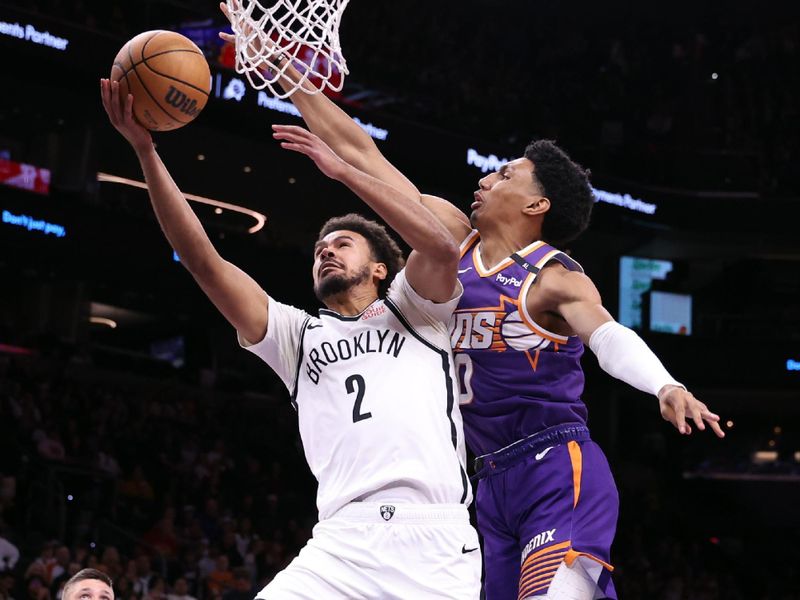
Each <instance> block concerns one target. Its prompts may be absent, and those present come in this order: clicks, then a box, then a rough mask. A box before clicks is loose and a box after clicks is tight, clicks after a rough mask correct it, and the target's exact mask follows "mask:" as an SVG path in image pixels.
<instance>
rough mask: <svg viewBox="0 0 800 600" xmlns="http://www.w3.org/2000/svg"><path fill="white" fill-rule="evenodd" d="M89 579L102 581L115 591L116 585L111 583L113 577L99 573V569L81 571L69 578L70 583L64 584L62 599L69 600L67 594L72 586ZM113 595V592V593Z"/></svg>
mask: <svg viewBox="0 0 800 600" xmlns="http://www.w3.org/2000/svg"><path fill="white" fill-rule="evenodd" d="M87 579H96V580H97V581H102V582H103V583H105V584H106V585H108V587H110V588H111V589H112V590H113V589H114V583H113V582H112V581H111V577H109V576H108V575H106V574H105V573H103V572H102V571H98V570H97V569H81V570H80V571H78V572H77V573H75V575H73V576H72V577H70V578H69V581H67V583H65V584H64V591H63V592H62V594H61V597H62V598H63V599H64V600H69V599H68V598H67V594H68V593H69V590H70V588H71V587H72V586H74V585H76V584H78V583H80V582H81V581H86V580H87ZM112 593H113V591H112Z"/></svg>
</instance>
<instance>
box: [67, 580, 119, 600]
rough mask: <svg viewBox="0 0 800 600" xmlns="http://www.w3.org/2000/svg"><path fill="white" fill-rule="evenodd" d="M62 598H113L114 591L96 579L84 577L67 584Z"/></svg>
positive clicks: (87, 599) (111, 599)
mask: <svg viewBox="0 0 800 600" xmlns="http://www.w3.org/2000/svg"><path fill="white" fill-rule="evenodd" d="M64 600H114V591H113V590H112V589H111V588H110V587H109V586H108V584H106V583H104V582H102V581H100V580H98V579H84V580H83V581H78V582H77V583H73V584H72V585H70V586H69V589H68V590H67V594H65V595H64Z"/></svg>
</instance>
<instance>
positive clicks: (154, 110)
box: [110, 30, 211, 131]
mask: <svg viewBox="0 0 800 600" xmlns="http://www.w3.org/2000/svg"><path fill="white" fill-rule="evenodd" d="M110 79H111V81H119V83H120V90H119V92H120V98H123V99H124V98H127V95H128V93H130V94H133V114H134V116H135V117H136V120H137V121H139V123H141V124H142V125H143V126H144V127H146V128H147V129H150V130H152V131H169V130H171V129H178V128H179V127H183V126H184V125H186V124H188V123H190V122H192V121H193V120H194V119H195V118H196V117H197V115H198V114H200V111H201V110H203V107H204V106H205V105H206V102H207V101H208V94H209V93H210V91H211V71H210V70H209V68H208V63H207V62H206V59H205V57H204V56H203V53H202V52H201V51H200V48H198V47H197V46H196V45H195V44H194V42H192V41H191V40H190V39H189V38H187V37H184V36H182V35H181V34H179V33H175V32H174V31H161V30H157V31H145V32H144V33H140V34H139V35H137V36H136V37H134V38H132V39H131V40H130V41H128V42H127V43H126V44H125V45H124V46H123V47H122V49H121V50H120V51H119V53H118V54H117V57H116V58H115V59H114V65H113V66H112V67H111V77H110Z"/></svg>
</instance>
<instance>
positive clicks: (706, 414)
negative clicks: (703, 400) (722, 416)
mask: <svg viewBox="0 0 800 600" xmlns="http://www.w3.org/2000/svg"><path fill="white" fill-rule="evenodd" d="M700 412H701V413H702V415H703V418H704V419H705V420H706V421H719V415H718V414H716V413H713V412H711V411H710V410H708V408H707V407H706V406H705V405H703V406H702V408H701V409H700Z"/></svg>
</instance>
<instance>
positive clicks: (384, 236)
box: [319, 213, 406, 298]
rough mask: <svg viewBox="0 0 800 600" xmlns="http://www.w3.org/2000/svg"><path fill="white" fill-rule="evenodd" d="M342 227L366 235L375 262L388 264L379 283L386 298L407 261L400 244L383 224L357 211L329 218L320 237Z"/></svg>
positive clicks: (379, 291)
mask: <svg viewBox="0 0 800 600" xmlns="http://www.w3.org/2000/svg"><path fill="white" fill-rule="evenodd" d="M342 229H346V230H348V231H354V232H356V233H358V234H361V235H362V236H364V238H365V239H366V240H367V243H368V244H369V248H370V251H371V252H372V259H373V260H374V261H375V262H380V263H383V264H385V265H386V271H387V275H386V279H384V280H383V281H381V282H380V283H379V284H378V297H379V298H385V297H386V292H387V290H388V289H389V285H390V284H391V283H392V280H393V279H394V277H395V275H397V273H398V272H399V271H400V269H402V268H403V265H405V262H406V261H405V260H404V259H403V251H402V250H400V246H398V245H397V242H395V241H394V240H393V239H392V237H391V236H390V235H389V234H388V233H387V231H386V228H385V227H384V226H383V225H380V224H379V223H376V222H375V221H370V220H369V219H365V218H364V217H362V216H361V215H357V214H355V213H350V214H349V215H343V216H341V217H333V218H332V219H328V220H327V221H326V222H325V224H324V225H323V226H322V229H320V230H319V239H322V238H324V237H325V236H326V235H328V234H329V233H330V232H332V231H339V230H342Z"/></svg>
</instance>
